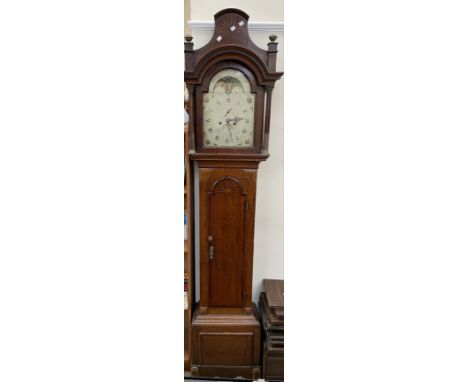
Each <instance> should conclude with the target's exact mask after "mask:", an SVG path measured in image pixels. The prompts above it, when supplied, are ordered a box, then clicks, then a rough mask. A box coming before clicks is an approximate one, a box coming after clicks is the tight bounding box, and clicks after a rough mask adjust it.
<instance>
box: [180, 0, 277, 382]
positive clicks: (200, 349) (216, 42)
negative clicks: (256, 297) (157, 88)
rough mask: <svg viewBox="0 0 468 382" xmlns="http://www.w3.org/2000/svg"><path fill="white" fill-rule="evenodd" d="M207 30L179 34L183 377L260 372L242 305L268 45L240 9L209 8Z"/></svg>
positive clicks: (248, 280)
mask: <svg viewBox="0 0 468 382" xmlns="http://www.w3.org/2000/svg"><path fill="white" fill-rule="evenodd" d="M214 18H215V28H214V34H213V36H212V38H211V40H210V42H208V43H207V44H206V45H205V46H203V47H202V48H200V49H198V50H194V49H193V43H192V38H191V37H186V38H185V73H184V79H185V83H186V85H187V88H188V90H189V104H190V114H191V116H193V117H192V118H190V126H189V134H190V158H191V160H192V161H194V162H195V163H196V165H197V166H196V167H197V168H198V178H199V181H198V184H197V185H195V187H198V195H199V212H200V213H199V221H196V222H195V224H196V225H198V227H199V230H198V231H199V253H200V269H199V275H200V301H199V303H198V306H197V308H196V310H195V313H194V317H193V320H192V341H191V342H192V368H191V371H192V374H194V375H200V376H207V377H230V378H235V377H244V378H258V377H260V333H261V330H260V329H261V327H260V323H259V319H258V313H257V311H256V308H255V305H254V304H252V268H253V249H254V226H255V193H256V185H257V169H258V166H259V163H260V162H261V161H264V160H266V159H267V158H268V156H269V154H268V140H269V130H270V114H271V97H272V91H273V87H274V84H275V82H276V81H277V80H278V79H280V78H281V76H282V73H280V72H277V71H276V54H277V42H276V37H275V36H270V42H269V43H268V49H267V50H264V49H261V48H259V47H258V46H256V45H255V44H254V43H253V42H252V40H251V39H250V36H249V33H248V19H249V16H248V15H247V14H245V13H244V12H242V11H240V10H237V9H225V10H223V11H220V12H218V13H217V14H216V15H215V17H214Z"/></svg>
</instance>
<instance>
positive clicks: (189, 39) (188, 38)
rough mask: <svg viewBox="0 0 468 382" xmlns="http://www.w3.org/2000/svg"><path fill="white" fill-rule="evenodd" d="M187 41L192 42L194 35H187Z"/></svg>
mask: <svg viewBox="0 0 468 382" xmlns="http://www.w3.org/2000/svg"><path fill="white" fill-rule="evenodd" d="M184 38H185V41H186V42H191V41H192V40H193V37H192V36H190V35H187V36H185V37H184Z"/></svg>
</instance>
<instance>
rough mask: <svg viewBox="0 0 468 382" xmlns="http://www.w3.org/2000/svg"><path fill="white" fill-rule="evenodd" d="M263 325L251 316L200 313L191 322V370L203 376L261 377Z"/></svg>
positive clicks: (250, 314) (253, 312)
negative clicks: (261, 336) (261, 335)
mask: <svg viewBox="0 0 468 382" xmlns="http://www.w3.org/2000/svg"><path fill="white" fill-rule="evenodd" d="M260 330H261V327H260V322H259V320H258V316H257V314H256V310H255V307H253V309H252V313H249V314H212V313H210V314H200V311H199V310H198V309H197V310H196V311H195V314H194V318H193V321H192V371H194V372H195V373H198V375H199V376H201V377H220V378H236V377H242V378H249V379H255V378H258V377H260V370H261V368H260V363H261V361H260V345H261V344H260V341H261V340H260Z"/></svg>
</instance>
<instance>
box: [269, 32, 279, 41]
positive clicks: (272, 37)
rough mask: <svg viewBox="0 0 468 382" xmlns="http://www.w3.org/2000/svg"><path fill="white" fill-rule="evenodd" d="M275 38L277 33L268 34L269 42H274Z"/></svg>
mask: <svg viewBox="0 0 468 382" xmlns="http://www.w3.org/2000/svg"><path fill="white" fill-rule="evenodd" d="M277 38H278V36H277V35H274V34H272V35H271V36H270V41H271V42H275V41H276V39H277Z"/></svg>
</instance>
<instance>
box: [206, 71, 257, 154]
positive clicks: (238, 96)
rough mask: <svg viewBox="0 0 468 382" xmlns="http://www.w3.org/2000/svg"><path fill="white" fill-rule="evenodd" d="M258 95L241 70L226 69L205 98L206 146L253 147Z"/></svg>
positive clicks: (211, 84) (210, 87) (217, 76)
mask: <svg viewBox="0 0 468 382" xmlns="http://www.w3.org/2000/svg"><path fill="white" fill-rule="evenodd" d="M254 108H255V94H254V93H251V91H250V83H249V81H248V79H247V77H245V75H244V74H243V73H242V72H240V71H239V70H235V69H224V70H221V71H220V72H218V73H217V74H216V75H214V76H213V78H212V79H211V81H210V86H209V91H208V93H205V94H204V95H203V145H204V146H205V147H240V148H242V147H253V143H254V142H253V139H254V137H253V132H254V110H255V109H254Z"/></svg>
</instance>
